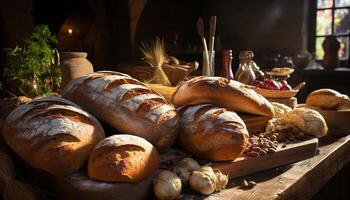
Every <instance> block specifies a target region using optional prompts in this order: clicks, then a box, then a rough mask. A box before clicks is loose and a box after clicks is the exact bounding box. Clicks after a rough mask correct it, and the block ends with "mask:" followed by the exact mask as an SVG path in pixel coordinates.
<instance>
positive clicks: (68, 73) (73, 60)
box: [60, 52, 94, 89]
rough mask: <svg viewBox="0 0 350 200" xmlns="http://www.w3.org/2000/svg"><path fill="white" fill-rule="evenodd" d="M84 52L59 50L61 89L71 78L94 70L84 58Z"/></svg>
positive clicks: (85, 54) (85, 55)
mask: <svg viewBox="0 0 350 200" xmlns="http://www.w3.org/2000/svg"><path fill="white" fill-rule="evenodd" d="M86 57H87V53H85V52H61V53H60V61H61V62H60V67H61V69H62V85H61V87H62V89H63V88H64V87H65V86H66V85H67V84H68V83H69V81H71V80H72V79H75V78H78V77H81V76H83V75H86V74H89V73H92V72H94V68H93V66H92V64H91V62H90V61H89V60H88V59H86Z"/></svg>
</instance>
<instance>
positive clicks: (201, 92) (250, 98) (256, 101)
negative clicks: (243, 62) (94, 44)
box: [172, 76, 273, 117]
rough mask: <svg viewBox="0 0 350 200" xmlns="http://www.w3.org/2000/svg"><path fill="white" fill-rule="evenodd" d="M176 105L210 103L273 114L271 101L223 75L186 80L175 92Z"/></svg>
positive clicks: (241, 110) (266, 114) (230, 108)
mask: <svg viewBox="0 0 350 200" xmlns="http://www.w3.org/2000/svg"><path fill="white" fill-rule="evenodd" d="M172 102H173V104H174V105H175V106H177V107H180V106H184V105H198V104H204V103H210V104H215V105H219V106H222V107H224V108H227V109H229V110H233V111H236V112H243V113H250V114H256V115H263V116H271V117H272V116H273V107H272V105H271V103H270V102H269V101H268V100H266V99H265V98H264V97H263V96H261V95H259V94H257V93H256V92H255V91H254V90H252V89H248V88H246V86H245V85H244V84H242V83H240V82H238V81H234V80H228V79H226V78H222V77H204V76H200V77H196V78H193V79H191V80H189V81H186V82H185V83H183V84H182V85H180V86H179V87H178V89H177V90H176V92H175V93H174V94H173V97H172Z"/></svg>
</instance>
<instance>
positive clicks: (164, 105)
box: [62, 71, 178, 151]
mask: <svg viewBox="0 0 350 200" xmlns="http://www.w3.org/2000/svg"><path fill="white" fill-rule="evenodd" d="M62 95H63V96H64V97H65V98H67V99H69V100H71V101H73V102H75V103H77V104H79V105H80V106H81V107H83V108H84V109H85V110H87V111H89V112H91V113H92V114H94V115H95V116H97V117H98V118H99V119H101V120H103V121H105V122H107V123H108V124H110V125H111V126H113V127H114V128H116V129H118V130H119V131H120V132H122V133H126V134H131V135H137V136H140V137H142V138H145V139H146V140H148V141H149V142H151V143H152V144H153V145H155V146H156V148H157V149H158V150H159V151H165V150H167V149H168V148H170V146H171V145H172V143H173V141H174V140H175V138H176V135H177V130H176V127H177V121H178V115H177V112H176V110H175V108H174V107H173V105H171V104H170V103H168V102H167V101H166V100H165V99H164V97H163V96H161V95H160V94H159V93H157V92H155V91H153V90H151V89H149V88H148V87H147V86H146V85H144V84H143V83H141V82H139V81H137V80H136V79H133V78H131V77H130V76H128V75H126V74H122V73H118V72H110V71H101V72H95V73H92V74H89V75H85V76H82V77H79V78H77V79H74V80H72V81H71V82H70V83H69V84H68V85H67V86H66V87H65V88H64V91H63V94H62Z"/></svg>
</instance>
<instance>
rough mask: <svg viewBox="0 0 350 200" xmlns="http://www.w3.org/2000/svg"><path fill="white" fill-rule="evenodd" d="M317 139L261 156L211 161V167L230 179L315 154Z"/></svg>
mask: <svg viewBox="0 0 350 200" xmlns="http://www.w3.org/2000/svg"><path fill="white" fill-rule="evenodd" d="M317 146H318V139H317V138H313V139H310V140H307V141H304V142H303V144H302V145H296V144H291V146H290V147H288V146H287V147H286V148H280V149H279V151H278V152H276V153H272V154H268V155H266V156H262V157H244V158H241V159H238V160H235V161H233V162H220V163H213V164H212V167H213V168H216V169H219V170H220V171H221V172H222V173H224V174H227V175H228V176H229V178H230V179H232V178H236V177H240V176H245V175H248V174H252V173H255V172H259V171H264V170H267V169H272V168H275V167H280V166H283V165H287V164H291V163H295V162H298V161H301V160H305V159H308V158H311V157H313V156H315V154H316V149H317Z"/></svg>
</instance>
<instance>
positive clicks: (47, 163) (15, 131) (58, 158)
mask: <svg viewBox="0 0 350 200" xmlns="http://www.w3.org/2000/svg"><path fill="white" fill-rule="evenodd" d="M3 137H4V139H5V141H6V142H7V144H8V145H9V146H10V147H11V148H12V149H13V150H14V151H15V152H16V153H17V154H18V155H19V156H20V157H21V158H22V159H23V160H24V161H26V162H27V163H28V164H30V165H31V166H32V167H34V168H37V169H40V170H44V171H47V172H49V173H51V174H55V175H67V174H69V173H72V172H75V171H77V170H79V169H80V168H81V167H82V166H83V164H84V163H85V162H86V160H87V158H88V156H89V155H90V153H91V150H92V149H93V147H94V146H95V145H96V144H97V143H98V142H99V141H100V140H102V139H103V138H104V131H103V128H102V126H101V125H100V123H99V122H98V121H97V120H96V119H95V118H94V117H93V116H92V115H90V114H89V113H87V112H85V111H83V110H81V109H80V108H79V106H78V105H76V104H74V103H72V102H69V101H68V100H65V99H62V98H58V97H44V98H40V99H36V100H33V101H31V102H29V103H27V104H24V105H21V106H19V107H17V108H16V109H15V110H13V111H12V112H11V113H10V114H9V115H8V116H7V118H6V120H5V124H4V129H3Z"/></svg>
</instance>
